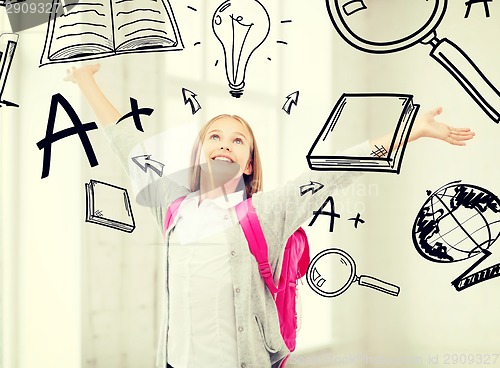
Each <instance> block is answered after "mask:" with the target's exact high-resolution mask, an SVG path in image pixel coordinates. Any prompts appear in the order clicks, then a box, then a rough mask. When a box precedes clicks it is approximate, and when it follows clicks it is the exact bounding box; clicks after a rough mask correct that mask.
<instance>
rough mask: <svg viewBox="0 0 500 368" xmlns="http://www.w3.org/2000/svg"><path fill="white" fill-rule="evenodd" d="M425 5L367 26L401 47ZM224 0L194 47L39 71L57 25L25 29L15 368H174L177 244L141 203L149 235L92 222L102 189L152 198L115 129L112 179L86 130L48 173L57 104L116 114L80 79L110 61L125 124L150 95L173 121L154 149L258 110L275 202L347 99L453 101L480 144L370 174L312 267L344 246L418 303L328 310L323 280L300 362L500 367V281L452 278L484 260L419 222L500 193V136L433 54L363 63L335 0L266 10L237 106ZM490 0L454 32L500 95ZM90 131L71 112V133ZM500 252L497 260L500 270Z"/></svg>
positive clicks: (17, 84) (152, 129) (13, 303)
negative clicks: (473, 194)
mask: <svg viewBox="0 0 500 368" xmlns="http://www.w3.org/2000/svg"><path fill="white" fill-rule="evenodd" d="M412 2H413V3H414V4H416V6H415V7H414V8H411V7H408V8H406V7H405V10H404V11H403V10H402V8H401V6H400V5H398V4H397V2H396V0H392V1H391V0H377V3H378V4H377V7H378V9H379V12H378V13H377V12H375V13H367V14H368V15H367V16H366V17H365V18H363V23H362V24H361V25H358V26H360V27H362V28H363V32H365V33H364V34H366V35H374V38H377V37H380V39H383V38H384V37H385V36H386V34H387V32H389V31H388V29H389V30H390V29H394V30H397V32H396V33H397V34H399V33H398V32H399V31H400V30H405V29H407V28H408V27H409V26H408V25H410V26H411V25H412V24H413V23H414V22H415V19H425V16H426V15H425V14H421V13H419V6H418V3H420V1H418V0H412ZM220 3H221V1H214V0H208V1H203V2H202V1H198V0H191V1H180V0H171V1H170V4H171V6H172V9H173V12H174V14H175V17H176V22H177V25H178V27H179V31H180V34H181V36H182V40H183V44H184V50H182V51H175V52H159V53H140V54H128V55H121V56H114V57H109V58H104V59H100V60H94V61H87V62H83V63H81V62H80V63H62V64H51V65H45V66H42V67H39V64H40V57H41V55H42V51H43V47H44V43H45V38H46V31H47V25H46V24H42V25H39V26H36V27H33V28H30V29H26V30H23V31H19V32H18V34H19V41H18V47H17V49H16V52H15V56H14V59H13V63H12V66H11V70H10V73H9V77H8V79H7V81H6V85H5V90H4V94H3V98H4V99H8V100H9V101H14V102H16V103H17V104H19V108H14V107H5V106H4V107H2V108H1V109H0V117H1V121H0V129H1V134H0V139H1V146H0V147H1V162H0V170H1V181H0V203H1V212H0V213H1V223H0V234H1V235H0V239H1V248H0V270H1V273H0V276H1V279H0V281H1V294H0V296H1V303H0V305H1V335H0V342H1V344H0V347H1V350H0V353H1V355H0V358H1V359H0V365H1V366H3V367H5V368H28V367H34V366H36V367H43V368H45V367H47V368H48V367H50V368H58V367H64V368H71V367H82V368H83V367H85V368H87V367H89V368H90V367H99V368H149V367H154V362H155V356H156V343H157V338H158V332H159V327H160V321H161V303H162V297H163V291H162V289H163V285H164V272H163V270H164V264H163V262H162V260H163V259H162V255H163V251H164V246H163V245H162V237H161V234H160V232H159V231H158V229H157V227H156V225H155V222H154V220H153V217H152V216H151V215H150V214H149V212H148V210H147V209H145V208H141V207H140V206H138V205H136V204H135V203H132V208H133V212H134V217H135V220H136V229H135V230H134V232H133V233H130V234H128V233H123V232H118V231H116V230H113V229H111V228H107V227H102V226H98V225H95V224H90V223H86V222H85V207H86V203H85V183H88V182H89V181H90V179H95V180H99V181H104V182H107V183H112V184H114V185H117V186H121V187H124V188H127V189H129V191H132V187H131V185H130V184H129V182H128V180H127V177H126V175H125V174H124V172H123V170H122V168H121V166H120V164H119V162H118V161H117V159H116V158H115V157H114V155H113V153H112V151H111V149H110V148H109V146H108V143H107V141H106V139H105V137H104V136H103V134H102V133H101V132H100V131H98V130H93V131H89V132H88V136H89V139H90V141H91V143H92V147H93V149H94V151H95V153H96V156H97V158H98V161H99V165H98V166H95V167H90V165H89V163H88V160H87V157H86V155H85V152H84V150H83V148H82V145H81V143H80V140H79V139H78V137H77V136H71V137H68V138H67V139H63V140H60V141H58V142H56V143H55V144H54V145H53V147H52V159H51V169H50V175H49V176H48V177H47V178H44V179H41V171H42V158H43V152H42V151H41V150H39V149H38V147H37V145H36V143H37V142H38V141H40V140H41V139H43V138H44V137H45V133H46V129H47V119H48V114H49V106H50V101H51V98H52V96H53V95H54V94H57V93H61V94H62V95H63V96H64V97H65V98H66V99H67V100H68V101H69V102H70V104H71V106H72V107H73V108H74V109H75V111H76V112H77V114H78V115H79V117H80V119H81V120H82V122H91V121H95V119H96V118H95V116H94V114H93V113H92V112H91V110H90V109H89V108H88V106H87V104H86V102H85V101H84V100H83V97H82V95H81V93H80V92H79V90H78V89H77V88H76V86H75V85H74V84H72V83H70V82H65V81H63V78H64V76H65V71H66V68H68V67H72V66H78V65H82V64H88V63H94V62H99V63H100V64H101V70H100V71H99V72H98V74H97V75H96V79H97V81H98V83H99V85H100V86H101V87H102V89H103V91H104V92H105V94H106V95H107V96H108V97H109V99H110V100H111V101H112V102H113V103H114V104H115V105H116V106H117V108H118V109H119V110H120V112H122V113H126V112H128V111H130V102H129V98H130V97H133V98H135V99H136V100H137V101H138V104H139V106H140V107H149V108H154V113H153V114H152V115H151V116H150V117H146V116H141V120H142V124H143V127H144V130H145V133H144V137H145V138H151V139H152V140H153V141H154V140H156V143H155V144H160V143H159V142H162V141H161V140H159V137H163V134H170V133H172V132H175V134H177V132H180V131H182V129H183V127H184V126H190V125H195V126H196V125H201V124H202V123H204V122H206V121H208V120H209V119H210V118H211V117H213V116H214V115H217V114H219V113H226V112H227V113H232V114H238V115H241V116H243V117H245V119H246V120H248V121H249V122H250V123H251V125H252V127H253V129H254V132H255V134H256V139H257V141H258V143H259V148H260V151H261V156H262V159H263V165H264V186H265V189H272V188H274V187H276V186H278V185H280V184H283V183H284V182H285V181H286V180H287V179H288V178H293V177H294V176H296V175H298V174H299V173H301V172H303V171H304V170H308V165H307V161H306V158H305V157H306V154H307V152H308V151H309V148H310V147H311V144H312V142H313V141H314V139H315V138H316V136H317V134H318V133H319V131H320V130H321V128H322V126H323V124H324V123H325V121H326V120H327V118H328V116H329V114H330V112H331V111H332V109H333V107H334V105H335V103H336V102H337V100H338V99H339V97H340V96H341V95H342V93H379V92H387V93H405V94H411V95H413V100H414V102H415V103H417V104H420V106H421V107H420V111H427V110H430V109H432V108H434V107H436V106H442V107H443V113H442V115H441V116H439V117H438V120H440V121H444V122H447V123H449V124H451V125H454V126H464V127H470V128H471V129H472V130H474V131H475V132H476V137H475V138H474V139H473V141H471V142H470V143H468V144H467V146H466V147H455V146H450V145H446V144H444V143H443V142H438V141H431V140H420V141H417V142H415V143H411V144H409V145H408V146H407V148H406V152H405V157H404V160H403V165H402V169H401V173H400V174H399V175H396V174H390V173H367V174H366V175H364V176H363V177H362V178H361V179H360V180H358V181H357V182H356V183H355V184H353V185H352V186H351V187H349V188H346V189H344V190H341V191H340V193H338V194H336V195H335V206H336V207H335V208H336V212H337V213H339V214H340V215H341V218H340V219H336V221H335V230H334V232H332V233H330V232H328V226H329V225H328V224H329V219H328V218H319V219H318V220H317V221H316V223H315V224H314V226H311V227H309V226H307V223H306V224H304V227H305V229H306V231H307V233H308V235H309V238H310V243H311V255H312V256H314V255H315V254H317V253H319V252H320V251H321V250H324V249H327V248H332V247H336V248H342V249H344V250H346V251H347V252H348V253H349V254H350V255H351V256H352V257H353V258H354V259H355V261H356V266H357V269H358V274H366V275H373V276H375V277H378V278H380V279H382V280H386V281H389V282H391V283H394V284H396V285H398V286H399V287H400V289H401V292H400V295H399V296H398V297H393V296H389V295H387V294H384V293H380V292H377V291H374V290H371V289H368V288H363V287H360V286H357V285H353V286H352V287H350V288H349V290H347V291H346V292H345V293H343V294H342V295H340V296H338V297H335V298H324V297H321V296H320V295H318V294H316V293H314V292H313V291H312V290H311V289H310V288H309V286H308V285H307V283H306V281H305V279H304V280H303V282H304V284H303V285H300V287H299V289H300V294H301V305H302V307H301V309H302V312H301V313H300V314H301V321H302V327H301V330H300V332H299V337H298V343H297V346H298V347H297V351H296V353H294V354H293V355H292V357H291V358H290V361H289V364H290V365H291V366H296V367H317V368H321V367H359V368H363V367H370V366H372V365H376V364H378V365H380V364H381V363H380V361H383V362H385V365H392V366H397V367H413V366H424V367H426V366H429V367H430V366H436V365H442V364H446V363H447V362H448V363H453V361H454V360H455V358H456V362H457V364H462V365H463V366H470V367H472V366H481V365H482V364H483V363H484V362H485V360H486V359H487V355H488V354H489V358H488V359H489V362H490V364H492V363H493V361H494V360H495V359H496V358H498V359H496V361H497V363H496V364H500V357H498V355H499V354H500V349H499V346H500V337H499V336H498V333H497V330H498V326H499V325H500V316H499V314H498V313H497V305H498V304H497V303H498V302H499V301H500V299H499V297H498V294H497V291H498V288H499V286H500V281H499V280H496V279H493V280H491V281H488V282H485V283H482V284H479V285H477V286H474V287H472V288H469V289H467V290H464V291H462V292H457V291H455V289H454V288H453V287H452V286H451V284H450V283H451V281H452V280H453V279H454V278H456V277H457V276H458V275H459V274H461V273H462V272H463V271H464V270H465V269H466V268H467V267H469V266H470V265H471V264H472V261H464V262H458V263H452V264H439V263H433V262H429V261H427V260H426V259H424V258H422V257H421V256H420V255H419V254H418V252H417V251H416V249H415V247H414V245H413V242H412V226H413V222H414V220H415V217H416V215H417V213H418V211H419V210H420V208H421V207H422V205H423V203H424V202H425V201H426V200H427V198H428V197H427V194H426V191H427V190H431V191H434V190H436V189H438V188H439V187H441V186H443V185H445V184H447V183H449V182H451V181H454V180H462V181H463V182H465V183H470V184H475V185H478V186H480V187H483V188H486V189H488V190H490V191H491V192H493V193H495V194H498V193H499V190H500V188H499V186H498V182H499V180H498V179H499V174H498V172H497V163H495V162H496V157H497V156H498V153H499V148H498V143H497V142H496V139H497V138H498V137H499V136H500V132H499V130H498V129H499V127H498V125H497V124H495V123H494V122H493V121H492V120H491V119H489V118H488V116H487V115H486V114H485V113H484V112H483V111H482V110H481V109H480V108H479V107H478V106H477V105H476V104H475V103H474V101H473V100H472V99H471V98H470V97H469V96H468V94H467V93H466V92H465V90H464V89H463V88H461V87H460V85H459V84H458V83H457V81H456V80H455V79H454V78H453V77H452V76H451V75H450V74H449V73H448V72H447V71H446V70H444V69H443V68H442V67H441V66H440V65H439V64H438V63H437V62H435V61H434V60H433V59H432V58H431V57H430V56H429V52H430V47H429V46H428V45H423V44H417V45H415V46H413V47H410V48H408V49H406V50H402V51H400V52H395V53H387V54H372V53H366V52H361V51H359V50H357V49H356V48H354V47H352V46H350V45H349V44H348V43H347V42H345V41H344V40H343V39H342V38H341V37H340V36H339V34H338V33H337V32H336V30H335V28H334V27H333V25H332V22H331V20H330V18H329V15H328V11H327V7H326V5H325V2H324V1H311V2H307V3H305V2H303V1H299V0H288V1H286V2H285V1H279V2H276V1H273V2H271V1H262V4H263V5H264V6H265V8H266V9H267V11H268V13H269V17H270V21H271V28H270V33H269V35H268V37H267V39H266V41H265V42H264V44H262V45H261V46H260V47H259V48H258V49H256V51H255V53H254V54H253V55H252V57H251V59H250V62H249V64H248V67H247V75H246V87H245V91H244V94H243V96H242V97H241V98H240V99H235V98H233V97H231V96H230V95H229V93H228V86H227V81H226V77H225V71H224V63H223V54H222V48H221V45H220V44H219V42H218V40H217V39H216V37H215V36H214V34H213V32H212V27H211V25H212V23H211V20H212V15H213V14H214V11H215V9H216V8H217V7H218V6H219V5H220ZM355 3H358V4H355ZM360 3H361V4H362V2H361V1H357V2H356V1H354V2H353V4H354V5H356V6H359V5H360ZM365 3H366V4H367V5H369V3H370V1H368V0H366V1H365ZM431 3H432V1H431ZM372 4H373V2H372ZM406 4H407V2H405V6H406ZM483 5H484V4H483V3H482V2H480V3H478V4H473V5H472V6H471V10H470V14H469V15H468V17H467V18H466V17H465V13H466V10H467V7H466V5H465V4H464V2H463V1H450V2H449V4H448V6H447V10H446V13H445V14H444V17H443V19H442V21H441V23H440V24H439V27H438V29H437V33H438V36H439V37H440V38H444V37H446V38H448V39H450V40H452V41H453V42H454V43H456V44H457V45H459V46H460V47H461V48H462V49H463V50H465V51H466V53H467V55H468V56H469V57H470V58H471V59H473V60H474V61H475V63H476V64H477V65H478V66H479V67H480V69H481V71H482V72H484V74H485V75H486V76H487V77H488V79H489V80H490V81H491V83H492V84H493V85H495V86H500V71H499V68H498V63H499V60H500V52H499V51H500V46H499V44H498V34H499V31H500V22H499V19H500V1H492V2H489V3H488V5H489V13H490V14H489V15H490V16H489V17H487V16H486V12H485V9H484V6H483ZM368 9H369V7H368ZM4 10H5V9H2V8H1V7H0V31H1V32H3V33H6V32H11V31H12V30H11V28H10V23H9V20H8V18H7V16H6V14H5V11H4ZM368 11H369V10H368ZM360 12H361V11H360ZM401 32H402V33H404V32H403V31H401ZM379 34H380V36H378V35H379ZM183 88H186V89H189V90H191V91H193V92H194V93H196V95H197V97H196V98H197V100H198V102H199V103H200V105H201V110H199V111H198V112H197V113H196V114H194V115H193V114H192V111H191V109H190V106H189V105H188V104H185V103H184V101H183V95H182V89H183ZM294 91H300V97H299V100H298V103H297V106H292V108H291V113H290V114H287V113H285V111H284V110H283V109H282V107H283V105H284V103H285V101H286V96H287V95H289V94H290V93H292V92H294ZM361 114H362V115H363V116H364V117H365V121H364V123H363V125H364V130H363V131H353V132H352V134H353V135H355V137H359V140H360V141H362V140H364V139H366V138H368V137H370V132H371V131H374V130H375V128H374V126H376V125H377V119H376V117H373V116H372V115H370V113H369V111H365V112H361ZM70 126H72V125H71V121H70V120H69V119H68V118H67V116H66V114H65V113H64V110H63V109H61V108H59V111H58V115H57V119H56V125H55V131H59V130H62V129H65V128H68V127H70ZM175 134H174V135H172V134H171V135H170V137H173V136H175ZM351 138H352V137H351ZM166 142H169V143H168V144H169V148H168V149H169V152H174V153H172V154H169V155H168V156H169V157H165V161H168V160H171V162H176V161H178V160H181V155H179V156H176V153H175V152H177V151H178V152H183V151H185V150H186V149H189V148H190V147H191V140H190V138H189V137H188V136H182V137H181V138H180V139H177V140H175V139H170V140H166ZM170 145H171V146H170ZM335 148H336V149H337V147H335ZM342 148H344V147H338V149H342ZM357 213H359V214H360V215H361V218H362V219H363V220H364V221H365V223H364V224H359V225H358V228H354V226H353V222H352V221H348V219H349V218H352V217H355V216H356V214H357ZM320 217H321V216H320ZM496 247H497V245H493V247H492V248H491V249H490V250H491V251H492V253H493V255H492V256H491V257H490V259H489V260H488V264H484V265H485V266H489V265H492V264H494V263H498V262H499V258H500V256H498V252H497V251H496ZM495 354H496V355H495ZM471 356H472V358H471ZM376 359H379V360H378V362H379V363H377V360H376ZM460 359H461V360H460ZM465 359H467V360H465ZM446 360H447V361H446Z"/></svg>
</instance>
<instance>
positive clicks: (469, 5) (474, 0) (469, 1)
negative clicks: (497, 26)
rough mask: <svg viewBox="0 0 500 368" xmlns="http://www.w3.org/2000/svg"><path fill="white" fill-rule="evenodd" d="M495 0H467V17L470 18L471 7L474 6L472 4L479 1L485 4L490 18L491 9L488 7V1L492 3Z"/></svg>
mask: <svg viewBox="0 0 500 368" xmlns="http://www.w3.org/2000/svg"><path fill="white" fill-rule="evenodd" d="M492 1H493V0H467V1H466V2H465V6H467V10H466V11H465V17H464V18H468V17H469V14H470V8H471V7H472V4H478V3H483V6H484V12H485V14H486V17H487V18H489V16H490V9H489V8H488V3H491V2H492Z"/></svg>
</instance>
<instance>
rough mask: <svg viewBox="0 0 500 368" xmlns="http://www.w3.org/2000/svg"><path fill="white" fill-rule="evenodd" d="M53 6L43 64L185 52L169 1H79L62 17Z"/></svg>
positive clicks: (64, 7) (54, 3) (56, 1)
mask: <svg viewBox="0 0 500 368" xmlns="http://www.w3.org/2000/svg"><path fill="white" fill-rule="evenodd" d="M52 4H53V9H52V11H51V13H50V19H49V23H48V28H47V35H46V40H45V46H44V49H43V53H42V57H41V60H40V64H41V65H46V64H51V63H64V62H69V61H77V60H89V59H97V58H103V57H108V56H113V55H118V54H126V53H140V52H159V51H176V50H182V49H183V48H184V45H183V43H182V39H181V35H180V33H179V29H178V26H177V22H176V20H175V17H174V13H173V11H172V7H171V6H170V2H169V1H168V0H157V1H150V0H135V1H124V0H105V1H103V2H81V3H77V4H72V5H73V7H72V8H71V9H69V8H68V9H67V13H65V14H63V15H61V16H59V17H57V16H56V11H55V9H56V8H57V7H58V5H59V0H53V2H52ZM68 6H69V4H65V5H63V9H65V10H66V8H67V7H68Z"/></svg>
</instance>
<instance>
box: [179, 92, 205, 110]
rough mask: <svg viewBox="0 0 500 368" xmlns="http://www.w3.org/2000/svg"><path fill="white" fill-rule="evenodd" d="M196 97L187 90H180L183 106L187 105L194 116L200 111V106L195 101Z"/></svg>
mask: <svg viewBox="0 0 500 368" xmlns="http://www.w3.org/2000/svg"><path fill="white" fill-rule="evenodd" d="M197 96H198V95H197V94H196V93H194V92H192V91H190V90H189V89H187V88H182V98H183V100H184V105H187V104H189V106H191V113H192V114H193V115H194V114H196V113H197V112H198V111H199V110H200V109H201V105H200V103H199V102H198V100H197V99H196V97H197Z"/></svg>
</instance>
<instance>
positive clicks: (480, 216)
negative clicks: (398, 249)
mask: <svg viewBox="0 0 500 368" xmlns="http://www.w3.org/2000/svg"><path fill="white" fill-rule="evenodd" d="M428 194H429V198H428V199H427V201H426V202H425V203H424V205H423V206H422V208H421V209H420V211H419V212H418V215H417V218H416V219H415V222H414V224H413V230H412V237H413V244H414V245H415V248H416V249H417V251H418V252H419V253H420V255H421V256H422V257H424V258H426V259H428V260H430V261H433V262H440V263H447V262H458V261H462V260H466V259H469V258H471V257H474V256H476V255H478V254H483V253H485V250H488V249H489V248H490V247H491V245H492V244H493V243H494V242H495V240H497V239H498V237H499V235H500V200H499V199H498V197H497V196H496V195H494V194H493V193H491V192H490V191H488V190H486V189H484V188H481V187H478V186H476V185H470V184H462V183H461V182H460V181H455V182H451V183H448V184H446V185H444V186H443V187H441V188H439V189H438V190H436V191H435V192H434V193H432V194H430V192H428ZM487 253H489V251H487Z"/></svg>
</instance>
